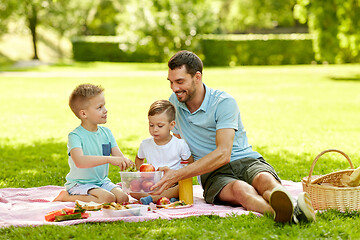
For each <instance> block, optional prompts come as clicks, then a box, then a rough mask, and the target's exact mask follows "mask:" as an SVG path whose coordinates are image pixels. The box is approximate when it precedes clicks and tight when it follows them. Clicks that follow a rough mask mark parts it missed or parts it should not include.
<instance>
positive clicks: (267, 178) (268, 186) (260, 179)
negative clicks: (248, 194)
mask: <svg viewBox="0 0 360 240" xmlns="http://www.w3.org/2000/svg"><path fill="white" fill-rule="evenodd" d="M278 184H281V183H280V182H279V180H277V179H276V178H275V177H274V176H273V175H272V174H271V173H269V172H260V173H259V174H257V175H256V176H255V178H254V180H253V181H252V184H251V185H252V186H253V187H254V188H255V189H256V190H257V191H258V192H259V193H260V194H261V195H262V194H263V193H264V192H265V191H271V190H272V189H273V188H274V187H276V186H277V185H278Z"/></svg>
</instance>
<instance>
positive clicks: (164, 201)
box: [156, 197, 170, 205]
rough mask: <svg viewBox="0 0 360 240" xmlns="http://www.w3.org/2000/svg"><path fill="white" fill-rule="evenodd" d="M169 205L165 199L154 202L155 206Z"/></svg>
mask: <svg viewBox="0 0 360 240" xmlns="http://www.w3.org/2000/svg"><path fill="white" fill-rule="evenodd" d="M168 204H170V200H169V199H168V198H167V197H161V198H159V200H157V201H156V205H168Z"/></svg>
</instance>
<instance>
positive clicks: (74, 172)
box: [65, 125, 117, 190]
mask: <svg viewBox="0 0 360 240" xmlns="http://www.w3.org/2000/svg"><path fill="white" fill-rule="evenodd" d="M116 146H117V143H116V140H115V138H114V136H113V134H112V133H111V131H110V129H108V128H107V127H102V126H98V130H97V131H96V132H90V131H88V130H86V129H85V128H83V127H82V126H81V125H80V126H79V127H77V128H75V129H74V130H73V131H72V132H71V133H69V136H68V145H67V148H68V155H69V159H68V163H69V166H70V172H69V173H68V174H67V175H66V180H67V182H66V183H65V188H66V190H69V189H70V188H72V187H73V186H74V185H75V184H87V183H91V184H96V185H98V186H100V185H102V184H103V183H104V182H106V181H110V179H109V178H108V173H109V164H103V165H99V166H96V167H92V168H78V167H76V165H75V163H74V161H73V160H72V158H71V156H70V151H71V149H73V148H81V149H82V150H83V153H84V155H90V156H110V154H111V148H113V147H116Z"/></svg>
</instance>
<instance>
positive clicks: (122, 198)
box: [111, 187, 129, 203]
mask: <svg viewBox="0 0 360 240" xmlns="http://www.w3.org/2000/svg"><path fill="white" fill-rule="evenodd" d="M111 193H113V194H114V195H115V198H116V200H115V202H117V203H123V202H128V201H129V196H128V195H127V194H126V193H124V192H123V191H122V190H121V189H120V188H118V187H115V188H113V189H112V190H111Z"/></svg>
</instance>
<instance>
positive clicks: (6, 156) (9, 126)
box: [0, 63, 360, 239]
mask: <svg viewBox="0 0 360 240" xmlns="http://www.w3.org/2000/svg"><path fill="white" fill-rule="evenodd" d="M0 71H1V72H0V83H1V88H0V102H1V104H0V112H1V115H0V121H1V126H2V129H1V134H0V168H1V169H2V170H1V171H0V187H1V188H4V187H36V186H43V185H50V184H52V185H63V184H64V183H65V175H66V174H67V172H68V170H69V169H68V165H67V156H66V141H67V134H68V133H69V132H70V131H71V130H72V129H73V128H75V127H76V126H77V125H78V124H79V121H78V120H77V119H76V118H75V116H73V114H72V113H71V111H70V109H69V107H68V103H67V101H68V96H69V94H70V92H71V91H72V89H73V88H74V87H75V86H76V85H78V84H80V83H88V82H89V83H94V84H101V85H102V86H103V87H105V89H106V90H105V97H106V105H107V109H108V110H109V113H108V123H107V124H106V126H108V127H109V128H110V129H111V130H112V132H113V133H114V135H115V138H116V139H117V141H118V144H119V146H120V149H121V150H122V151H123V152H124V153H125V154H126V155H127V156H128V157H129V158H131V159H134V157H135V155H136V151H137V147H138V145H139V144H140V141H141V140H142V139H144V138H146V137H148V136H149V133H148V130H147V110H148V107H149V106H150V104H151V103H152V102H153V101H155V100H157V99H167V98H168V96H169V95H170V94H171V90H170V88H169V83H168V81H167V80H166V77H167V68H166V64H137V63H134V64H130V63H123V64H120V63H75V64H74V65H57V66H43V67H38V68H35V69H27V70H26V71H19V70H16V71H12V69H6V68H5V67H0ZM203 81H204V82H205V83H206V84H207V85H208V86H210V87H213V88H217V89H221V90H225V91H227V92H229V93H230V94H231V95H233V96H234V97H235V98H236V100H237V102H238V105H239V107H240V111H241V116H242V120H243V123H244V125H245V128H246V130H247V134H248V138H249V141H250V143H251V144H252V145H253V148H254V149H255V150H257V151H259V152H260V153H261V154H262V155H263V156H264V158H265V159H267V161H268V162H270V163H271V164H272V165H273V166H274V167H275V169H276V170H277V172H278V174H279V176H280V177H281V178H282V179H288V180H293V181H300V180H301V178H302V177H304V176H306V175H307V174H308V172H309V168H310V165H311V163H312V161H313V159H314V158H315V156H316V155H317V154H318V153H320V152H321V151H322V150H325V149H328V148H337V149H340V150H343V151H344V152H346V153H347V154H348V155H349V156H350V158H351V159H352V161H353V163H354V165H355V166H356V167H358V166H360V153H359V151H358V149H359V147H358V145H359V143H360V142H359V135H360V125H358V123H359V122H360V111H359V109H360V65H327V66H326V65H325V66H320V65H314V66H271V67H270V66H261V67H260V66H253V67H235V68H205V70H204V74H203ZM346 168H348V163H347V161H346V160H345V158H343V157H341V156H340V155H339V154H335V153H331V154H327V155H325V156H324V157H322V158H321V159H320V160H319V161H318V163H317V165H316V167H315V171H314V174H325V173H329V172H332V171H336V170H339V169H346ZM109 177H110V178H111V179H112V180H113V181H114V182H118V181H120V176H119V174H118V169H116V168H115V167H111V169H110V174H109ZM317 218H318V221H317V222H316V223H314V224H304V225H279V224H276V223H274V222H273V221H272V220H271V219H269V218H268V217H262V218H258V217H255V216H231V217H228V218H219V217H216V216H202V217H194V218H187V219H180V220H172V221H164V220H157V221H151V222H143V223H123V222H117V223H102V224H82V225H77V226H70V227H52V226H44V227H36V228H31V227H28V228H5V229H0V239H40V238H46V239H48V238H49V236H51V237H50V238H53V239H69V238H70V239H86V238H95V237H96V238H97V239H108V238H121V239H134V238H144V239H154V238H158V239H195V238H196V239H231V238H233V239H254V238H256V239H257V238H265V239H273V238H274V239H278V238H280V239H289V238H290V239H291V238H293V239H297V238H300V239H301V238H302V239H308V238H340V239H349V238H351V239H356V238H360V230H359V228H358V225H359V223H360V217H359V214H358V213H357V212H353V213H338V212H335V211H329V212H326V213H321V214H318V215H317ZM199 229H201V230H200V231H199Z"/></svg>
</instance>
